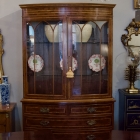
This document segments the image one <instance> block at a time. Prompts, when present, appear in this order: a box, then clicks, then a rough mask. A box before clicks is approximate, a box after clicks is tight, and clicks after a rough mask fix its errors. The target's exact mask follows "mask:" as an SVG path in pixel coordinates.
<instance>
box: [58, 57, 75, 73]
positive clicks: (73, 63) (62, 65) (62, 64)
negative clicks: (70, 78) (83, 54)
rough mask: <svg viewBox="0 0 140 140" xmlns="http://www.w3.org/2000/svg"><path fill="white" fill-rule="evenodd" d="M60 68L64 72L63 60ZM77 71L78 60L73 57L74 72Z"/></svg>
mask: <svg viewBox="0 0 140 140" xmlns="http://www.w3.org/2000/svg"><path fill="white" fill-rule="evenodd" d="M60 68H61V69H62V70H63V59H61V60H60ZM76 69H77V60H76V59H75V58H74V57H72V71H75V70H76Z"/></svg>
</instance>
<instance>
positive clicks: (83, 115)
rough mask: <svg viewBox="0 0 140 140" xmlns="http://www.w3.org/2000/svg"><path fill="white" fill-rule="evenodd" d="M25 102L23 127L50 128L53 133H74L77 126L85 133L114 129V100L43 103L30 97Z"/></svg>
mask: <svg viewBox="0 0 140 140" xmlns="http://www.w3.org/2000/svg"><path fill="white" fill-rule="evenodd" d="M22 102H23V116H24V117H23V129H24V130H25V131H30V130H51V131H53V132H54V134H56V135H55V136H57V135H61V134H63V133H67V134H71V133H74V130H75V129H76V131H78V132H79V134H81V135H84V136H87V137H88V136H89V137H92V135H93V136H95V135H99V132H101V130H103V131H104V134H107V135H108V133H109V132H110V129H113V127H112V126H113V114H114V113H113V109H114V101H113V100H112V103H111V101H109V102H108V101H106V102H101V101H100V102H99V103H78V104H77V103H74V101H73V102H63V103H61V104H60V103H57V102H56V103H54V102H52V103H50V102H49V103H47V102H46V103H44V102H43V103H41V102H36V101H35V100H34V102H32V103H31V100H30V101H29V102H27V100H22Z"/></svg>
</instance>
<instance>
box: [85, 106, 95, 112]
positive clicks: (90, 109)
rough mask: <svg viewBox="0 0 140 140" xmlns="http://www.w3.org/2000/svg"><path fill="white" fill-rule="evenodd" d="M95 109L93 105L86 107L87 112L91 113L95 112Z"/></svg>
mask: <svg viewBox="0 0 140 140" xmlns="http://www.w3.org/2000/svg"><path fill="white" fill-rule="evenodd" d="M95 111H96V110H95V108H94V107H88V108H87V112H88V113H93V112H95Z"/></svg>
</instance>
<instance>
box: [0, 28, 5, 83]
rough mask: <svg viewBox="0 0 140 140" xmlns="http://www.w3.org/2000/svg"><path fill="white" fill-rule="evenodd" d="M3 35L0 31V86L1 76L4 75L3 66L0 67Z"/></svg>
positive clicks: (0, 64) (0, 63)
mask: <svg viewBox="0 0 140 140" xmlns="http://www.w3.org/2000/svg"><path fill="white" fill-rule="evenodd" d="M2 46H3V35H2V34H1V29H0V84H1V83H2V76H3V75H4V71H3V66H2V55H3V53H4V50H3V47H2Z"/></svg>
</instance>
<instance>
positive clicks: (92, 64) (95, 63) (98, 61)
mask: <svg viewBox="0 0 140 140" xmlns="http://www.w3.org/2000/svg"><path fill="white" fill-rule="evenodd" d="M105 63H106V60H105V58H104V57H103V56H102V55H100V54H94V55H92V56H91V57H90V59H89V60H88V65H89V68H90V69H92V70H93V71H95V72H99V71H101V70H102V69H104V67H105Z"/></svg>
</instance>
